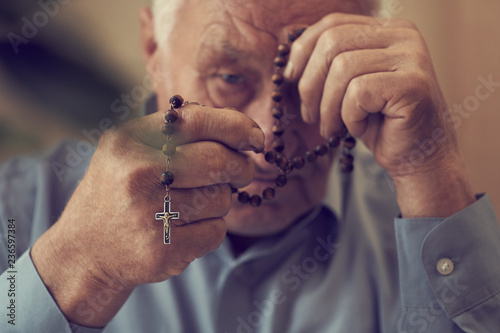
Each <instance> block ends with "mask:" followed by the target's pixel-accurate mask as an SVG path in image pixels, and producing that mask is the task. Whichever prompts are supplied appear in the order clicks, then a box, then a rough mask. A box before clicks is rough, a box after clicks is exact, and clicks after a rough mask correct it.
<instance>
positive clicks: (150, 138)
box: [122, 103, 264, 151]
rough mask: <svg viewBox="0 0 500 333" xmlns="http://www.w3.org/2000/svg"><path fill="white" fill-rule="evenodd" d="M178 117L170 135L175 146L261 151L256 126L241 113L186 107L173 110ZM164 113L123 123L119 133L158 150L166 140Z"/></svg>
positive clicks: (260, 139)
mask: <svg viewBox="0 0 500 333" xmlns="http://www.w3.org/2000/svg"><path fill="white" fill-rule="evenodd" d="M176 111H177V112H178V114H179V116H178V119H177V121H176V122H175V132H174V134H173V135H172V139H173V143H174V144H175V145H183V144H186V143H190V142H197V141H216V142H219V143H222V144H224V145H226V146H228V147H230V148H233V149H237V150H257V151H260V150H262V149H263V148H264V133H263V132H262V130H261V129H260V127H259V125H257V123H256V122H255V121H253V120H252V119H250V118H249V117H247V116H245V115H244V114H243V113H241V112H237V111H233V110H228V109H213V108H208V107H204V106H201V105H197V104H194V103H193V104H187V105H184V106H183V107H181V108H179V109H176ZM164 115H165V113H164V112H156V113H153V114H151V115H148V116H145V117H142V118H140V119H137V120H135V121H133V122H131V123H130V124H126V125H125V126H124V128H123V129H122V131H124V132H125V133H126V135H128V136H130V137H132V138H134V139H135V140H136V141H138V142H141V143H143V144H146V145H149V146H151V147H154V148H156V149H160V148H161V147H162V146H163V145H164V144H165V141H166V136H165V135H164V134H163V133H162V131H161V128H162V125H163V123H164V122H165V119H164Z"/></svg>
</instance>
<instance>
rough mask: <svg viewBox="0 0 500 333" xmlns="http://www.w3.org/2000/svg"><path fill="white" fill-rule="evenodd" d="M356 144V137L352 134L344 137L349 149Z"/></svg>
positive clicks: (345, 144)
mask: <svg viewBox="0 0 500 333" xmlns="http://www.w3.org/2000/svg"><path fill="white" fill-rule="evenodd" d="M355 146H356V139H355V138H353V137H352V136H348V137H347V138H345V139H344V147H346V148H347V149H352V148H354V147H355Z"/></svg>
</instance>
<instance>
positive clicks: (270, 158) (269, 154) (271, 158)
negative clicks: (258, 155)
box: [264, 150, 278, 164]
mask: <svg viewBox="0 0 500 333" xmlns="http://www.w3.org/2000/svg"><path fill="white" fill-rule="evenodd" d="M276 157H278V153H277V152H275V151H274V150H269V151H266V153H265V154H264V158H265V160H266V162H267V163H269V164H274V163H275V162H276Z"/></svg>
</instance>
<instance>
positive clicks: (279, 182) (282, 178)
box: [275, 175, 287, 187]
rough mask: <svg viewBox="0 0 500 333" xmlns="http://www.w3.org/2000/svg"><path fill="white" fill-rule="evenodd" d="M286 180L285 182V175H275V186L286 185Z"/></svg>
mask: <svg viewBox="0 0 500 333" xmlns="http://www.w3.org/2000/svg"><path fill="white" fill-rule="evenodd" d="M286 182H287V179H286V176H285V175H279V176H278V177H276V180H275V183H276V186H278V187H283V186H285V185H286Z"/></svg>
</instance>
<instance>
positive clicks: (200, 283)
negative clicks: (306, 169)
mask: <svg viewBox="0 0 500 333" xmlns="http://www.w3.org/2000/svg"><path fill="white" fill-rule="evenodd" d="M82 147H83V146H81V143H80V148H82ZM78 151H80V153H82V154H80V155H78V156H79V157H80V158H78V156H74V154H73V153H72V152H77V154H78ZM84 151H85V150H84V149H80V150H79V149H78V143H77V142H66V143H63V144H62V145H60V146H59V147H57V148H56V149H55V150H54V151H52V152H51V153H49V154H47V155H45V156H38V157H20V158H16V159H13V160H11V161H9V162H8V163H5V164H3V165H2V166H1V167H0V232H1V235H2V242H1V243H0V269H1V271H5V272H4V273H3V274H2V275H1V276H0V309H2V310H1V311H0V332H51V333H63V332H65V333H66V332H82V333H83V332H100V331H101V330H100V329H90V328H86V327H83V326H78V325H74V324H71V323H68V321H67V320H66V319H65V317H64V315H63V314H62V313H61V311H60V310H59V308H58V307H57V304H56V303H55V302H54V300H53V299H52V297H51V295H50V293H49V292H48V291H47V289H46V288H45V286H44V284H43V282H42V280H41V279H40V277H39V275H38V274H37V271H36V269H35V267H34V266H33V263H32V261H31V259H30V256H29V249H30V247H31V245H32V244H33V243H34V242H35V241H36V239H37V238H38V237H40V235H41V234H42V233H43V232H44V231H45V230H47V229H48V228H49V227H50V226H51V225H52V224H53V223H54V222H55V221H57V219H58V217H59V216H60V214H61V212H62V211H63V209H64V207H65V204H66V202H67V201H68V199H69V197H70V196H71V194H72V192H73V191H74V189H75V188H76V186H77V184H78V182H79V180H81V178H82V177H83V175H84V173H85V171H86V169H87V167H88V164H89V161H90V157H91V156H90V155H91V152H90V153H89V151H88V150H87V153H86V154H83V152H84ZM337 167H338V166H334V169H335V170H333V171H332V179H331V180H330V182H331V184H332V186H331V188H332V189H331V192H330V194H329V195H328V197H327V198H326V199H325V200H326V201H325V202H326V205H325V206H322V207H317V208H316V209H315V210H314V211H312V212H311V213H310V214H308V215H307V216H306V217H304V218H302V219H301V220H300V221H297V223H296V224H295V225H294V226H293V227H292V228H290V229H289V230H287V231H286V232H285V233H283V234H280V235H277V236H273V237H269V238H266V239H263V240H262V241H261V242H260V243H258V244H256V245H255V246H253V247H251V248H249V249H248V250H247V251H246V252H244V253H243V254H242V255H240V256H239V257H237V258H235V257H234V256H233V255H232V252H231V250H230V246H229V244H228V242H226V241H225V242H223V244H222V245H221V246H220V248H219V249H217V250H216V251H214V252H212V253H210V254H208V255H206V256H204V257H203V258H201V259H197V260H196V261H194V262H193V263H192V264H191V265H190V266H189V267H188V268H187V269H186V270H185V271H184V272H183V273H182V274H181V275H180V276H177V277H173V278H170V279H169V280H167V281H164V282H161V283H156V284H148V285H142V286H139V287H138V288H136V289H135V290H134V292H133V293H132V295H131V296H130V298H129V299H128V300H127V302H126V303H125V305H124V306H123V308H122V309H121V310H120V311H119V312H118V314H117V315H116V316H115V317H114V319H113V320H112V321H111V322H110V323H109V324H108V325H107V326H106V327H105V328H104V330H103V331H104V332H120V333H123V332H134V333H135V332H169V333H172V332H203V333H205V332H208V333H211V332H214V333H215V332H217V333H226V332H227V333H230V332H231V333H233V332H235V333H250V332H259V333H261V332H262V333H264V332H280V333H281V332H341V333H344V332H354V333H365V332H366V333H374V332H400V333H414V332H439V333H447V332H463V331H465V332H488V333H492V332H500V228H499V225H498V223H497V219H496V217H495V215H494V212H493V209H492V206H491V203H490V200H489V199H488V196H487V195H483V196H478V200H477V201H476V202H475V203H474V204H472V205H471V206H470V207H468V208H466V209H464V210H463V211H461V212H459V213H457V214H455V215H453V216H452V217H449V218H447V219H439V218H427V219H399V218H395V217H397V216H398V214H399V212H398V207H397V205H396V203H395V200H394V191H393V190H394V188H393V186H392V184H391V183H390V181H389V178H388V177H387V174H386V172H385V171H384V170H382V169H381V168H380V167H378V166H377V164H376V163H375V161H374V160H373V157H372V155H371V154H369V153H368V152H367V150H366V148H364V147H363V146H362V145H360V146H358V147H356V169H355V172H354V173H353V174H351V175H341V174H340V172H339V171H338V169H337ZM278 195H279V193H278ZM327 206H328V207H329V208H327ZM333 212H335V213H333ZM9 219H15V223H14V224H15V250H16V256H17V257H18V259H17V260H16V262H15V264H14V265H13V267H11V268H9V267H8V266H7V264H8V238H9V237H8V235H9V233H8V230H9V225H8V220H9ZM11 227H12V224H11ZM11 229H12V228H11ZM11 239H12V237H11ZM144 246H147V244H144ZM110 251H113V250H112V249H110ZM138 251H141V249H138ZM438 263H440V267H441V268H447V270H448V271H447V272H451V273H450V274H448V275H444V274H442V273H440V271H439V270H438V269H437V267H438ZM450 263H451V264H453V267H451V264H450ZM54 264H56V263H54ZM446 264H447V265H446ZM443 265H445V266H443ZM12 271H14V272H15V273H10V272H12ZM441 271H442V272H443V269H441ZM12 276H14V279H12ZM9 278H11V279H10V280H9ZM11 281H14V285H13V286H12V285H11ZM9 289H10V290H12V289H13V290H14V292H15V296H13V297H9V296H8V291H9ZM112 292H114V289H113V285H110V288H108V289H104V290H102V291H101V292H99V293H98V294H96V295H89V298H88V299H87V301H85V302H83V303H82V304H80V306H79V311H80V314H81V315H82V316H83V318H91V317H92V316H93V315H94V314H95V313H96V312H97V311H100V309H102V308H103V307H105V306H106V304H107V303H106V302H107V300H109V295H110V293H112ZM12 299H13V300H14V302H15V303H14V304H15V310H14V313H15V326H14V325H11V324H9V322H8V321H9V320H12V317H8V316H7V315H8V314H9V313H10V311H11V309H8V308H7V307H8V306H9V305H10V304H11V303H10V302H11V300H12Z"/></svg>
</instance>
